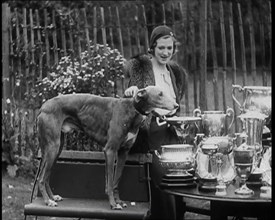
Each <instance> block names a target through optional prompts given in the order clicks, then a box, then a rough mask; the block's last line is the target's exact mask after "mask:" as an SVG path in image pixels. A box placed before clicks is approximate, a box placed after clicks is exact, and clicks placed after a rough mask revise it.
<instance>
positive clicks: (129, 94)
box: [124, 86, 138, 97]
mask: <svg viewBox="0 0 275 220" xmlns="http://www.w3.org/2000/svg"><path fill="white" fill-rule="evenodd" d="M137 91H138V87H137V86H131V87H129V88H128V89H126V90H125V92H124V95H125V96H126V97H133V96H134V95H135V94H136V93H137Z"/></svg>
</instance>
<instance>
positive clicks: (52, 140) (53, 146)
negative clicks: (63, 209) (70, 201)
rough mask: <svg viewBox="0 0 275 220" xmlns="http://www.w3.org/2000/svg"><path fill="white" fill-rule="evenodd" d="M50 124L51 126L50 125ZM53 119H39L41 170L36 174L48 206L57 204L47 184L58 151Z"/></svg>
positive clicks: (58, 134) (57, 133)
mask: <svg viewBox="0 0 275 220" xmlns="http://www.w3.org/2000/svg"><path fill="white" fill-rule="evenodd" d="M50 124H52V126H50ZM54 124H55V123H54V121H50V120H48V121H47V122H45V120H41V121H40V124H39V144H40V147H41V153H42V165H41V172H40V174H39V176H38V187H39V190H40V192H41V194H42V197H43V199H44V202H45V203H46V204H47V205H48V206H57V203H56V202H55V201H54V196H53V194H52V192H51V189H50V186H49V182H48V181H49V178H50V174H51V169H52V166H53V164H54V162H55V160H56V158H57V157H58V153H59V151H60V132H56V127H57V126H56V127H54V126H53V125H54Z"/></svg>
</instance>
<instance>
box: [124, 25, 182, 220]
mask: <svg viewBox="0 0 275 220" xmlns="http://www.w3.org/2000/svg"><path fill="white" fill-rule="evenodd" d="M176 42H177V41H176V38H175V36H174V34H173V32H172V30H171V28H169V27H167V26H165V25H162V26H158V27H156V28H155V29H154V30H153V31H152V33H151V36H150V42H149V49H148V54H143V55H137V56H135V57H133V58H131V59H130V60H129V61H128V62H127V63H126V66H125V70H126V73H125V75H126V76H128V77H129V78H130V80H129V84H128V89H126V90H125V93H124V94H125V96H128V97H132V96H133V95H134V94H135V93H136V92H137V91H138V89H141V88H144V87H146V86H148V85H156V86H159V87H161V88H162V90H163V92H164V93H165V94H167V95H169V96H170V97H171V98H172V99H173V100H175V101H176V102H177V103H178V104H179V103H180V100H181V98H182V97H183V94H184V88H185V83H186V82H185V81H186V71H185V70H184V69H183V68H182V67H180V66H179V65H178V64H177V63H175V62H173V61H172V58H173V55H174V54H175V52H176ZM179 113H180V108H178V109H177V111H175V112H173V114H169V115H167V116H166V117H172V116H175V115H177V116H179ZM179 143H181V140H180V139H179V137H178V136H177V134H176V131H175V128H174V126H173V125H168V124H167V123H166V122H165V121H162V119H160V118H159V117H156V116H153V115H149V116H148V117H147V118H146V120H145V122H144V126H143V127H142V128H141V129H140V130H139V134H138V137H137V140H136V142H135V144H134V146H133V148H132V152H143V153H145V152H148V151H149V152H152V151H154V150H158V149H160V147H161V146H162V145H166V144H179ZM150 171H151V173H152V176H151V178H152V180H153V181H151V183H152V184H151V187H152V219H174V218H175V212H174V210H175V209H174V201H173V198H172V197H170V196H168V195H166V194H164V193H163V192H161V191H160V190H159V188H158V185H157V184H155V182H154V178H155V177H154V173H158V168H157V167H155V166H152V167H151V170H150Z"/></svg>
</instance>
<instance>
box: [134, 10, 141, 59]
mask: <svg viewBox="0 0 275 220" xmlns="http://www.w3.org/2000/svg"><path fill="white" fill-rule="evenodd" d="M135 9H136V12H135V13H136V15H135V26H136V33H135V36H136V47H137V52H138V54H140V53H141V47H140V38H139V33H140V31H139V18H138V17H139V16H138V11H139V10H138V5H135Z"/></svg>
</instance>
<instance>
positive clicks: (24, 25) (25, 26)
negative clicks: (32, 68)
mask: <svg viewBox="0 0 275 220" xmlns="http://www.w3.org/2000/svg"><path fill="white" fill-rule="evenodd" d="M23 39H24V52H25V77H26V79H28V78H29V50H28V49H29V48H28V46H29V45H28V33H27V9H26V8H23ZM26 90H27V93H29V83H28V80H27V81H26Z"/></svg>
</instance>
